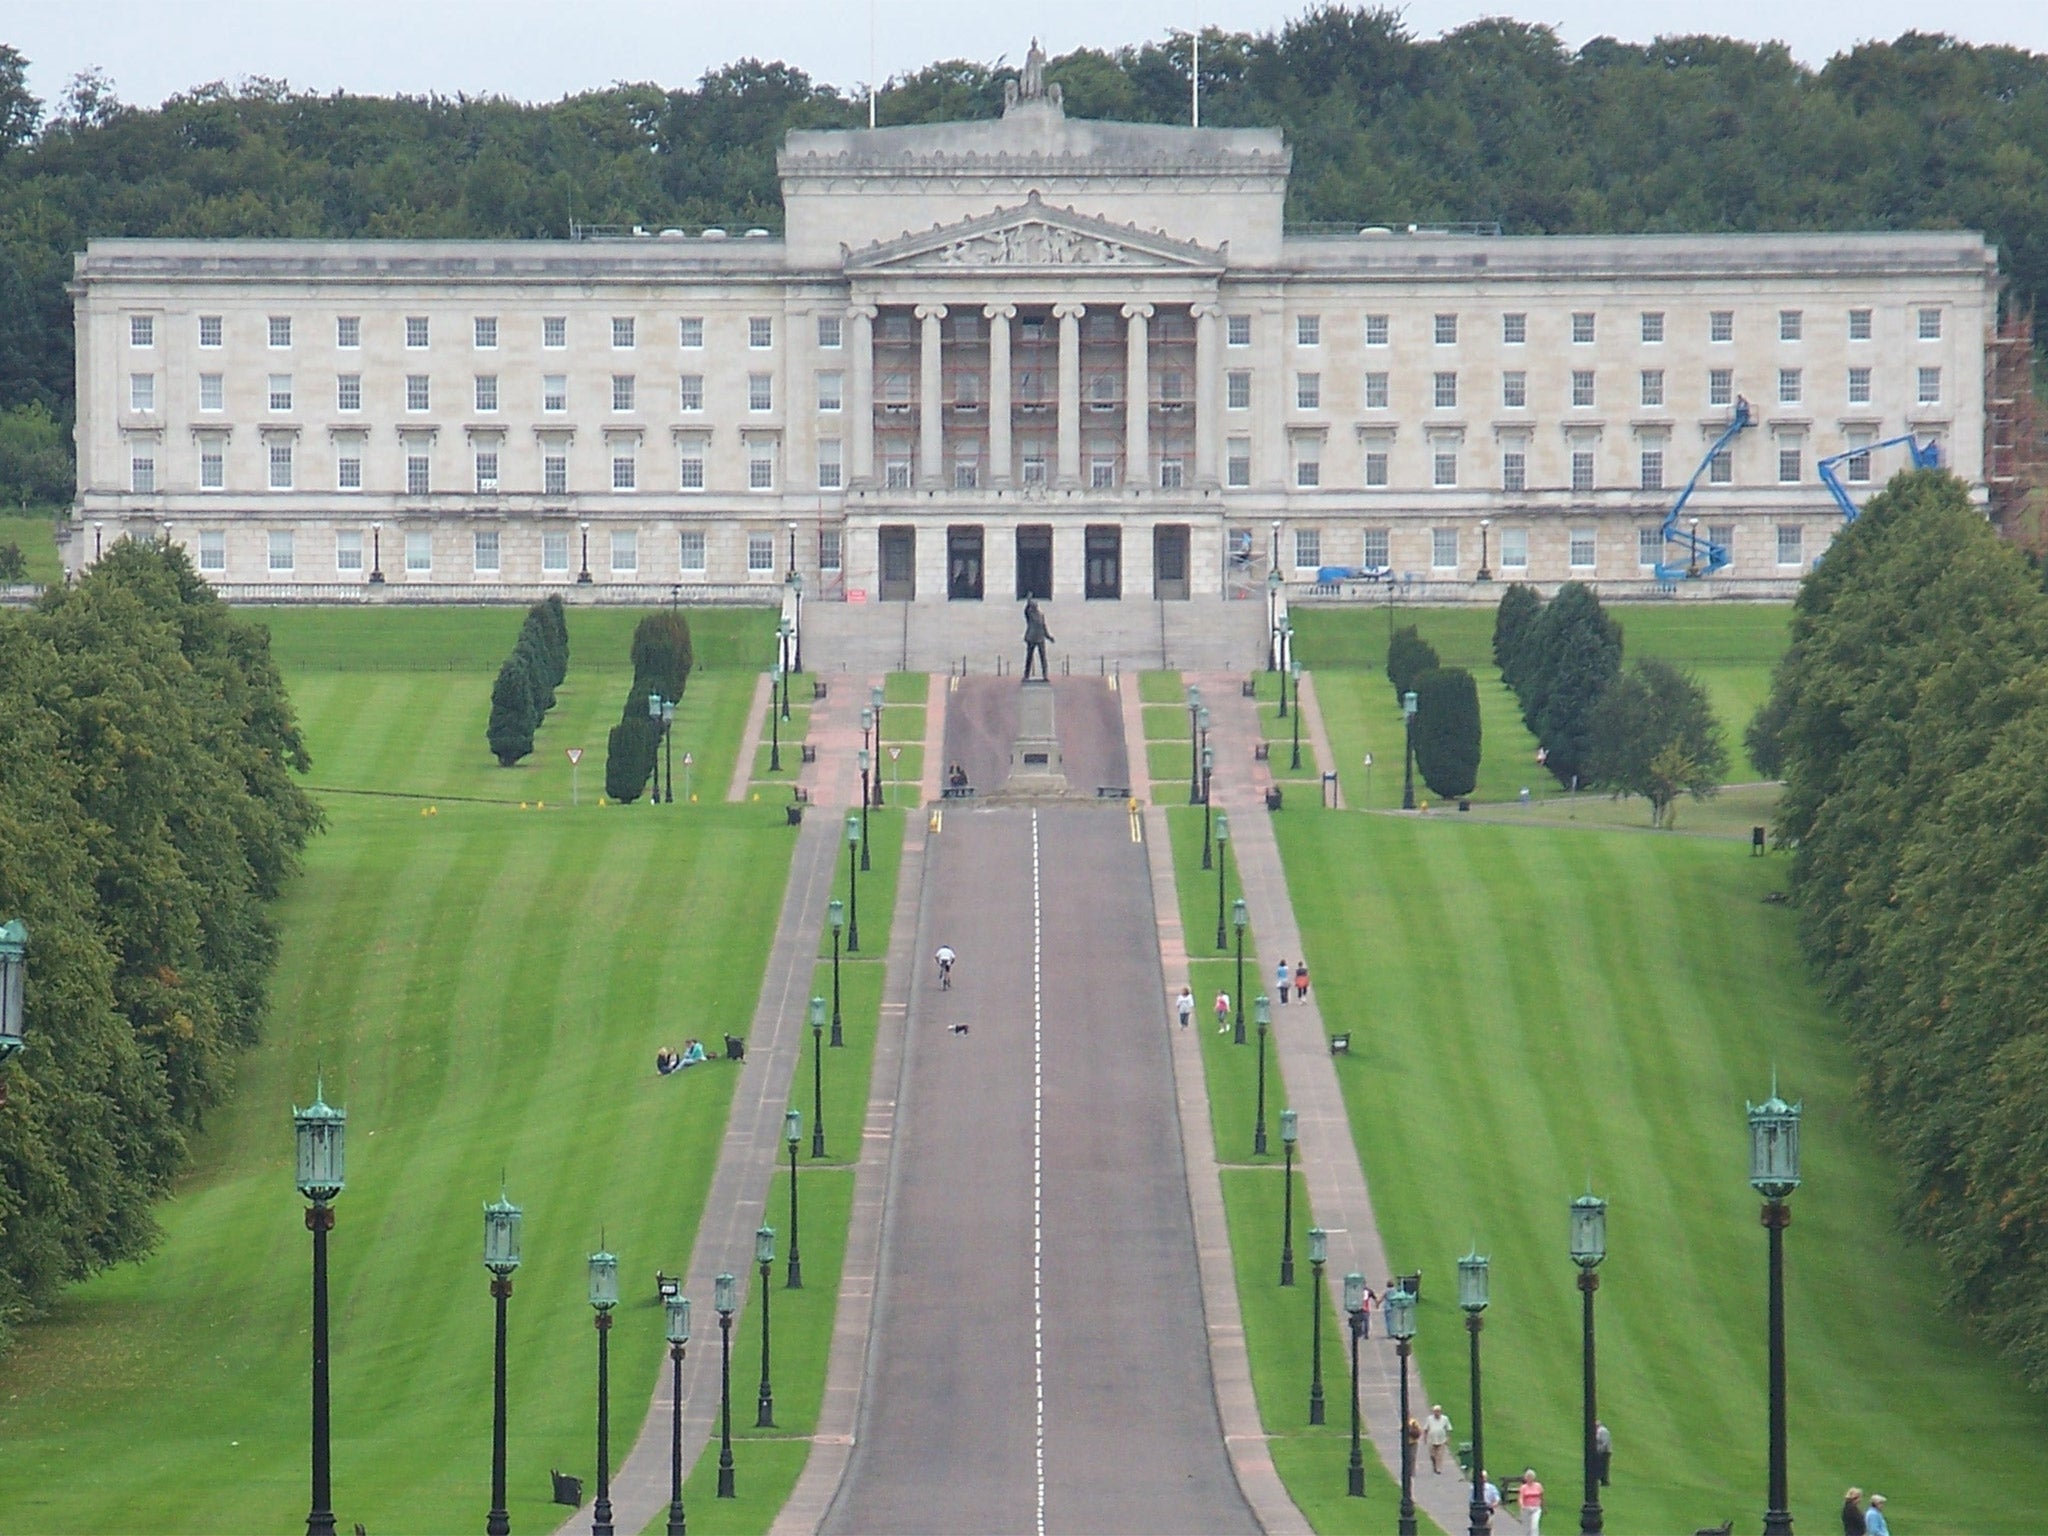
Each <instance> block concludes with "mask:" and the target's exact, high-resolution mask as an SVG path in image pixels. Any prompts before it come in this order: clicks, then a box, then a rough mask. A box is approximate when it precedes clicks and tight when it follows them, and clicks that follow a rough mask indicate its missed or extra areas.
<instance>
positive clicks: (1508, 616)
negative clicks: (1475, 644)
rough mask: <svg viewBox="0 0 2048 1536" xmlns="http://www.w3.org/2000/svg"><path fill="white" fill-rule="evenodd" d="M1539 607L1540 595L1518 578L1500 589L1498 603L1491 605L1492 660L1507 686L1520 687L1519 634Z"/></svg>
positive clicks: (1541, 599) (1541, 600)
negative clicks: (1494, 607) (1495, 606)
mask: <svg viewBox="0 0 2048 1536" xmlns="http://www.w3.org/2000/svg"><path fill="white" fill-rule="evenodd" d="M1542 611H1543V597H1542V595H1541V594H1540V593H1538V592H1537V590H1536V589H1535V588H1534V587H1532V586H1530V585H1529V584H1528V583H1526V582H1520V581H1518V582H1515V583H1513V584H1512V585H1510V586H1509V587H1508V589H1507V591H1505V592H1503V593H1501V595H1500V606H1499V607H1498V608H1496V609H1494V612H1493V664H1494V665H1495V666H1496V667H1498V668H1499V669H1500V680H1501V681H1502V682H1504V683H1506V684H1507V685H1508V687H1510V688H1520V687H1521V684H1520V682H1518V681H1517V679H1516V673H1515V664H1516V662H1517V661H1518V660H1519V658H1520V656H1521V646H1522V635H1523V632H1524V631H1525V630H1527V629H1528V627H1529V625H1530V624H1531V623H1532V622H1534V620H1535V618H1536V616H1537V615H1538V614H1539V613H1541V612H1542Z"/></svg>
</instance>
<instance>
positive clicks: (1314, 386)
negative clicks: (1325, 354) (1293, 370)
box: [1294, 373, 1323, 411]
mask: <svg viewBox="0 0 2048 1536" xmlns="http://www.w3.org/2000/svg"><path fill="white" fill-rule="evenodd" d="M1322 404H1323V376H1322V375H1321V374H1320V373H1297V374H1296V375H1295V376H1294V407H1295V409H1296V410H1300V411H1315V410H1320V409H1322Z"/></svg>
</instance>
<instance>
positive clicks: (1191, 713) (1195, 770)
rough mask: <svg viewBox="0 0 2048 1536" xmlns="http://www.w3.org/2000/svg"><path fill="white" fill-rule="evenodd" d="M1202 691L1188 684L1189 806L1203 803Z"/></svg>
mask: <svg viewBox="0 0 2048 1536" xmlns="http://www.w3.org/2000/svg"><path fill="white" fill-rule="evenodd" d="M1201 716H1202V690H1201V689H1200V688H1198V687H1196V686H1195V685H1194V684H1193V683H1189V684H1188V804H1189V805H1200V804H1201V803H1202V744H1201V740H1200V735H1201V729H1202V720H1201Z"/></svg>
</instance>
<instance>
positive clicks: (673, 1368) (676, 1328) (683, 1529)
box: [662, 1294, 690, 1536]
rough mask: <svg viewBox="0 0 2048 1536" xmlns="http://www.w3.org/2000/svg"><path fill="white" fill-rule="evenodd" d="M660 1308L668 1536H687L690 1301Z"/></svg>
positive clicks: (676, 1299) (680, 1299)
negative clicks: (663, 1318)
mask: <svg viewBox="0 0 2048 1536" xmlns="http://www.w3.org/2000/svg"><path fill="white" fill-rule="evenodd" d="M662 1306H663V1308H664V1309H665V1310H666V1312H667V1313H668V1318H667V1321H668V1364H669V1400H668V1426H669V1435H668V1536H688V1532H689V1526H688V1524H687V1522H685V1520H684V1519H683V1349H684V1346H685V1345H687V1344H688V1343H689V1342H690V1298H689V1297H687V1296H684V1295H681V1294H677V1295H674V1296H670V1297H668V1298H667V1299H666V1300H665V1301H663V1303H662Z"/></svg>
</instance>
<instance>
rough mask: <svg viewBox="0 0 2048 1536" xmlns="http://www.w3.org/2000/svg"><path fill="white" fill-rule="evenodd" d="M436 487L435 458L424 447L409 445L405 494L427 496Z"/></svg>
mask: <svg viewBox="0 0 2048 1536" xmlns="http://www.w3.org/2000/svg"><path fill="white" fill-rule="evenodd" d="M433 489H434V466H433V460H432V459H431V458H429V457H428V456H427V453H426V451H425V450H424V449H422V448H417V447H413V446H411V445H408V446H407V447H406V450H405V494H406V495H408V496H426V495H429V494H430V493H431V492H432V491H433Z"/></svg>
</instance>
